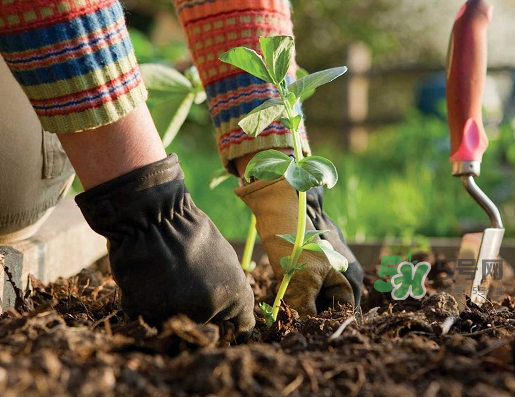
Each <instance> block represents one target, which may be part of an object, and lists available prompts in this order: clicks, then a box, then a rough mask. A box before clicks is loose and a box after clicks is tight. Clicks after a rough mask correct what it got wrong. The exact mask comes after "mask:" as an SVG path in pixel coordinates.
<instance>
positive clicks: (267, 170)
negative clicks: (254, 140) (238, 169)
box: [245, 149, 293, 181]
mask: <svg viewBox="0 0 515 397" xmlns="http://www.w3.org/2000/svg"><path fill="white" fill-rule="evenodd" d="M292 162H293V159H292V158H291V157H289V156H287V155H286V154H284V153H282V152H279V151H278V150H273V149H270V150H265V151H262V152H259V153H258V154H256V155H255V156H254V157H253V158H252V159H251V160H250V161H249V164H248V165H247V168H246V170H245V179H246V180H247V181H248V180H250V177H252V176H254V177H256V178H258V179H263V180H265V181H273V180H274V179H277V178H280V177H281V176H282V175H284V173H285V172H286V170H287V169H288V166H289V165H290V163H292Z"/></svg>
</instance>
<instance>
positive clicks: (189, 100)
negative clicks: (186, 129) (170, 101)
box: [162, 92, 195, 148]
mask: <svg viewBox="0 0 515 397" xmlns="http://www.w3.org/2000/svg"><path fill="white" fill-rule="evenodd" d="M194 99H195V94H194V93H193V92H190V93H189V94H188V95H186V96H185V97H184V99H183V100H182V102H181V103H180V105H179V106H178V107H177V108H176V110H175V113H172V112H170V113H171V114H173V116H172V119H171V120H170V124H169V125H168V128H167V129H166V131H165V133H164V134H163V139H162V140H163V146H164V147H165V148H167V147H168V146H169V145H170V144H171V143H172V141H173V140H174V138H175V136H176V135H177V133H178V132H179V130H180V128H181V127H182V125H183V124H184V121H185V120H186V118H187V117H188V114H189V113H190V109H191V106H192V105H193V101H194Z"/></svg>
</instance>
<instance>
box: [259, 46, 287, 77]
mask: <svg viewBox="0 0 515 397" xmlns="http://www.w3.org/2000/svg"><path fill="white" fill-rule="evenodd" d="M259 44H260V45H261V51H262V52H263V57H264V58H265V63H266V65H267V66H268V73H269V74H270V76H272V79H273V80H274V82H275V84H276V85H279V84H281V82H282V81H283V80H284V77H285V76H286V73H288V68H289V67H290V62H291V59H292V57H293V51H294V45H293V37H291V36H272V37H260V38H259Z"/></svg>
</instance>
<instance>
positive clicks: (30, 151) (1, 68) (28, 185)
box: [0, 57, 73, 241]
mask: <svg viewBox="0 0 515 397" xmlns="http://www.w3.org/2000/svg"><path fill="white" fill-rule="evenodd" d="M72 175H73V168H72V166H71V164H70V162H69V161H68V158H67V156H66V154H65V153H64V151H63V149H62V147H61V145H60V143H59V140H58V138H57V136H56V135H55V134H50V133H48V132H46V131H43V129H42V128H41V123H40V122H39V120H38V118H37V116H36V113H35V112H34V110H33V108H32V106H31V105H30V103H29V101H28V99H27V97H26V95H25V93H24V92H23V91H22V89H21V87H20V86H19V84H18V83H17V81H16V80H15V79H14V77H13V76H12V74H11V72H10V71H9V69H8V68H7V66H6V64H5V62H4V60H3V58H1V57H0V241H1V240H2V237H1V236H2V235H3V236H5V235H7V234H12V233H14V232H20V230H23V229H25V228H27V227H30V226H31V225H34V224H36V223H37V222H38V220H40V219H41V218H42V217H43V216H44V215H45V214H47V213H48V211H49V210H50V209H51V208H53V207H54V206H55V205H56V204H57V202H58V200H59V199H60V197H62V194H63V190H64V189H65V188H66V186H67V185H69V182H70V179H71V177H72ZM33 231H35V230H33ZM19 237H21V238H23V237H27V236H26V235H24V234H23V233H22V234H20V235H19Z"/></svg>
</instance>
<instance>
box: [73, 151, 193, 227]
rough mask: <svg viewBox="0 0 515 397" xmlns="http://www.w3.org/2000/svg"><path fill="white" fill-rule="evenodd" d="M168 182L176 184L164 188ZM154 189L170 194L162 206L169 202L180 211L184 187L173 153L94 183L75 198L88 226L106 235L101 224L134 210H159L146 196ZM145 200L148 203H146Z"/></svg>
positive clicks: (111, 222)
mask: <svg viewBox="0 0 515 397" xmlns="http://www.w3.org/2000/svg"><path fill="white" fill-rule="evenodd" d="M171 184H173V185H176V186H175V188H174V189H167V187H168V186H169V185H171ZM156 189H162V190H163V194H164V193H165V192H166V195H167V196H170V195H171V196H172V197H168V198H167V200H162V201H163V204H162V205H163V206H164V205H169V206H170V207H171V208H172V209H173V210H174V211H178V212H182V210H181V205H182V202H183V200H182V199H183V198H184V195H185V193H186V192H187V189H186V187H185V186H184V173H183V172H182V169H181V167H180V165H179V159H178V157H177V155H176V154H171V155H170V156H168V157H167V158H165V159H163V160H159V161H157V162H155V163H152V164H149V165H146V166H144V167H141V168H138V169H136V170H134V171H131V172H129V173H127V174H125V175H122V176H119V177H117V178H115V179H113V180H110V181H108V182H105V183H103V184H101V185H98V186H95V187H93V188H91V189H89V190H87V191H86V192H84V193H81V194H79V195H77V196H76V197H75V202H76V203H77V204H78V206H79V208H80V210H81V211H82V214H83V215H84V218H85V219H86V220H87V222H88V223H89V225H90V226H91V228H92V229H93V230H95V231H96V232H97V233H100V234H102V235H104V236H105V235H106V234H105V233H103V229H104V228H106V227H108V226H110V225H113V224H115V223H116V222H118V221H120V220H122V219H124V218H125V217H126V216H127V215H130V214H132V213H133V212H135V211H145V210H149V211H152V212H155V211H159V210H160V208H155V207H156V206H155V204H153V203H154V201H155V200H149V196H152V197H155V196H156ZM157 193H158V192H157ZM146 203H150V205H147V206H146V205H145V204H146ZM146 207H149V208H146Z"/></svg>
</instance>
